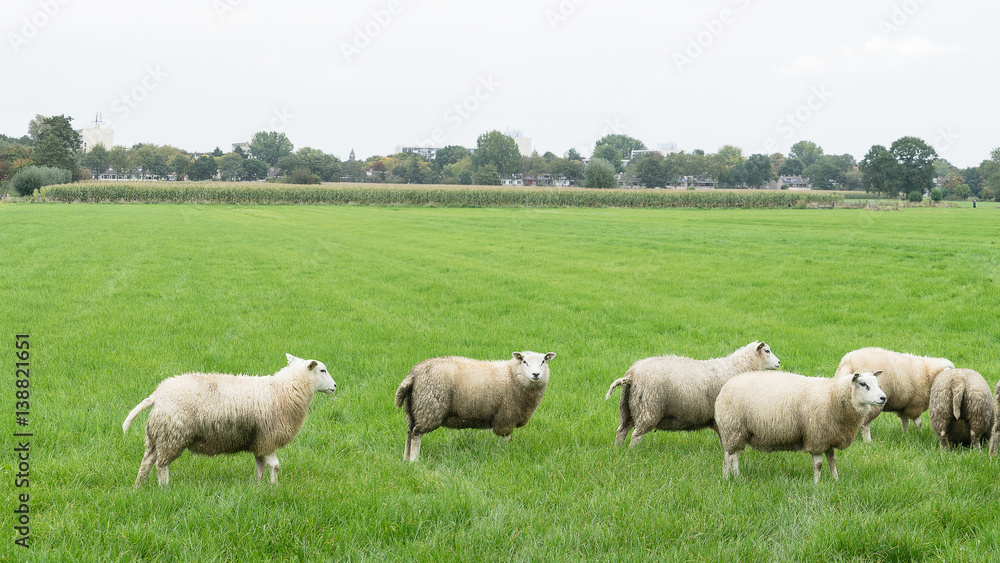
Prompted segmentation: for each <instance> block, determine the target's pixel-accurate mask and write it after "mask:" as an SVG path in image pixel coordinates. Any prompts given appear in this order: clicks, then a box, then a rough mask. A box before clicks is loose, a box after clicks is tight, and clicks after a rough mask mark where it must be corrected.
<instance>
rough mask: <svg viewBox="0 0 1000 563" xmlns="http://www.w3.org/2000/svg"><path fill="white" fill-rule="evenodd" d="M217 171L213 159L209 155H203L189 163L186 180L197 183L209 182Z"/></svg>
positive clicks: (217, 167)
mask: <svg viewBox="0 0 1000 563" xmlns="http://www.w3.org/2000/svg"><path fill="white" fill-rule="evenodd" d="M218 171H219V165H218V163H216V161H215V157H214V156H212V155H210V154H204V155H202V156H200V157H198V158H196V159H195V161H194V162H192V163H191V167H190V168H188V173H187V174H188V178H190V179H192V180H194V181H195V182H198V181H201V180H211V179H212V178H214V177H215V173H216V172H218Z"/></svg>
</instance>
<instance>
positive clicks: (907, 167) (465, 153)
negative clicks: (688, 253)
mask: <svg viewBox="0 0 1000 563" xmlns="http://www.w3.org/2000/svg"><path fill="white" fill-rule="evenodd" d="M71 121H72V118H70V117H66V116H63V115H58V116H52V117H45V116H41V115H39V116H37V117H36V118H35V119H33V120H32V121H31V122H30V123H29V125H28V134H27V135H24V136H22V137H20V138H14V137H8V136H6V135H0V191H4V192H6V191H8V190H7V189H5V188H9V187H10V186H13V185H14V182H13V179H14V177H15V176H17V175H18V174H19V173H20V172H22V171H24V172H25V174H23V175H24V176H25V177H28V176H32V177H34V178H51V179H52V180H49V181H57V180H56V179H58V178H65V177H66V176H65V174H68V175H69V177H70V178H71V179H72V180H73V181H77V180H82V179H87V178H91V177H100V176H102V175H103V174H105V173H106V172H107V171H109V170H113V171H114V174H115V175H116V176H117V177H119V178H140V179H154V178H155V179H167V178H171V179H177V180H182V179H188V180H194V181H200V180H212V179H219V180H224V181H257V180H264V179H270V180H272V181H283V182H289V183H298V184H314V183H320V182H340V181H345V182H380V183H402V184H464V185H472V184H477V185H500V184H501V183H502V182H503V179H504V178H511V179H515V178H519V179H520V181H521V183H526V184H537V185H553V184H555V183H557V182H559V183H562V184H571V185H582V186H584V187H592V188H617V187H620V186H629V187H632V186H634V187H646V188H659V187H668V186H697V185H712V186H716V187H722V188H750V189H753V188H761V187H763V186H765V185H767V184H768V183H769V182H771V181H773V180H776V179H777V178H778V177H779V176H781V177H801V178H802V180H803V181H804V182H806V183H808V184H809V185H811V186H812V187H813V188H814V189H830V190H832V189H840V190H862V189H863V190H866V191H869V192H871V193H876V194H879V195H883V196H887V197H897V196H899V195H900V194H902V195H904V196H908V197H910V198H917V197H921V198H922V196H923V194H925V193H929V194H930V195H931V197H932V198H934V199H943V198H952V199H964V198H968V197H977V198H980V199H995V198H997V196H998V194H1000V148H998V149H995V150H994V151H993V152H992V153H991V155H990V158H989V159H986V160H984V161H983V162H982V163H981V164H980V165H979V166H974V167H970V168H966V169H959V168H957V167H955V166H952V165H951V164H950V163H949V162H948V161H947V160H945V159H942V158H939V157H938V155H937V153H936V152H935V150H934V149H933V148H932V147H930V146H929V145H927V143H925V142H924V141H923V140H921V139H919V138H916V137H903V138H900V139H898V140H897V141H895V142H894V143H892V145H890V146H889V147H888V148H887V147H884V146H882V145H874V146H872V148H871V150H869V152H868V153H867V154H866V155H865V157H864V158H863V159H862V160H861V162H857V161H856V160H855V159H854V157H853V156H851V155H849V154H843V155H830V154H825V153H824V151H823V148H822V147H820V146H819V145H817V144H816V143H814V142H811V141H800V142H797V143H795V144H794V145H792V146H791V149H790V151H789V153H788V154H787V155H784V154H781V153H774V154H770V155H764V154H751V155H748V156H744V155H743V152H742V150H741V149H740V148H739V147H736V146H733V145H724V146H722V147H720V148H719V149H718V151H716V152H715V153H711V154H707V153H706V152H705V151H703V150H694V151H692V152H690V153H686V152H683V151H681V152H670V153H667V154H664V153H661V152H659V151H649V150H648V149H647V148H646V145H645V144H644V143H643V142H642V141H640V140H638V139H635V138H633V137H630V136H628V135H623V134H609V135H605V136H604V137H602V138H601V139H599V140H598V141H597V142H596V143H595V145H594V150H593V152H592V157H591V158H590V159H589V160H587V161H586V163H585V159H584V158H582V157H581V156H580V154H579V152H577V150H576V149H570V150H569V151H567V153H566V154H565V155H563V156H561V157H560V156H558V155H556V154H554V153H552V152H545V153H544V154H542V155H539V154H538V153H537V151H536V152H534V153H533V154H532V155H530V156H522V155H521V154H520V152H519V150H518V147H517V144H516V143H515V141H514V139H512V138H511V137H509V136H507V135H504V134H502V133H500V132H499V131H489V132H487V133H483V134H482V135H480V136H479V138H478V139H477V141H476V148H475V150H469V149H466V148H465V147H462V146H458V145H450V146H446V147H443V148H440V149H437V151H436V156H435V158H431V159H428V158H425V157H423V156H422V155H420V154H416V153H412V152H402V153H399V154H393V155H387V156H379V155H375V156H371V157H368V158H367V159H365V160H354V159H349V160H347V161H342V160H340V159H339V158H338V157H336V156H334V155H332V154H328V153H325V152H323V151H321V150H319V149H314V148H311V147H302V148H299V149H297V150H296V149H295V147H294V145H293V144H292V142H291V141H290V140H289V139H288V137H287V136H286V135H285V134H284V133H281V132H276V131H260V132H258V133H256V134H255V135H254V136H253V138H252V139H251V141H250V143H249V144H248V149H247V150H246V151H244V150H243V149H242V148H240V147H237V148H235V149H234V150H233V151H231V152H228V153H224V152H223V151H222V150H221V149H219V148H218V147H216V149H215V150H214V151H213V152H212V153H209V154H196V153H191V152H188V151H184V150H181V149H179V148H176V147H173V146H170V145H156V144H152V143H139V144H136V145H133V146H132V147H123V146H114V147H111V148H107V147H104V146H103V145H97V146H94V147H92V148H91V149H90V150H89V151H87V152H83V151H82V150H81V144H82V143H81V139H80V134H79V133H77V132H76V131H75V130H74V129H73V128H72V125H71ZM634 151H640V152H639V154H638V155H637V156H636V157H635V158H633V152H634ZM29 169H31V170H29ZM39 170H41V172H39ZM28 172H32V174H28ZM57 172H58V173H57ZM935 178H940V179H941V180H939V182H938V183H939V185H935V183H934V179H935ZM39 181H46V180H42V179H36V180H34V181H33V182H20V183H18V186H20V187H19V188H18V189H16V190H15V191H18V192H19V193H22V191H23V190H26V191H27V194H30V193H31V190H32V189H33V187H35V188H37V187H38V186H37V185H36V184H37V183H38V182H39ZM22 184H23V185H22ZM18 186H15V187H16V188H17V187H18ZM27 194H25V195H27Z"/></svg>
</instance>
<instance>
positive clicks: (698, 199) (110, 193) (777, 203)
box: [36, 182, 842, 208]
mask: <svg viewBox="0 0 1000 563" xmlns="http://www.w3.org/2000/svg"><path fill="white" fill-rule="evenodd" d="M841 199H842V196H840V195H838V194H816V193H802V192H781V191H757V190H739V191H715V190H712V191H708V190H699V191H675V190H587V189H552V188H550V189H521V188H465V187H463V188H446V187H440V188H409V187H394V186H372V187H369V186H364V187H361V186H358V185H348V186H347V187H338V186H336V185H329V184H328V185H321V186H286V185H276V184H250V185H248V184H238V183H230V184H224V183H223V184H212V183H205V184H191V183H179V184H163V183H157V184H144V183H137V184H131V183H117V182H115V183H77V184H61V185H55V186H46V187H45V188H43V189H41V190H40V192H39V194H38V196H37V198H36V201H44V202H63V203H77V202H78V203H226V204H239V205H249V204H275V205H290V204H310V205H313V204H325V205H363V206H385V207H389V206H426V207H646V208H658V207H700V208H714V207H722V208H773V207H807V206H810V205H815V204H833V203H834V202H837V201H840V200H841Z"/></svg>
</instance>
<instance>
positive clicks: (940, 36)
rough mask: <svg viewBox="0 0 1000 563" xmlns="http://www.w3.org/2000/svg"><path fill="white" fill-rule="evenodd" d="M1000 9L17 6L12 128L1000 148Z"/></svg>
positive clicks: (6, 114) (739, 3)
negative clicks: (100, 122)
mask: <svg viewBox="0 0 1000 563" xmlns="http://www.w3.org/2000/svg"><path fill="white" fill-rule="evenodd" d="M997 21H1000V2H996V1H985V0H982V1H978V0H969V1H952V2H943V1H941V0H937V1H935V0H923V1H918V0H895V1H886V0H847V1H842V2H816V1H802V0H798V1H792V0H770V1H768V0H709V1H688V2H676V1H666V2H662V1H653V0H619V1H615V2H612V1H610V0H540V1H528V0H505V1H503V2H500V1H494V2H486V1H476V0H471V1H470V0H465V1H461V2H460V1H459V0H440V1H432V0H411V1H408V0H392V1H387V0H374V1H373V0H359V1H354V2H327V1H318V0H315V1H314V0H290V1H282V2H278V1H265V0H173V1H170V2H166V1H154V0H128V1H125V0H122V1H114V0H32V1H25V0H4V1H3V2H2V3H0V22H2V23H0V29H2V31H3V34H4V41H3V45H2V46H0V61H2V63H3V64H2V69H3V74H4V83H5V84H4V87H3V88H2V89H0V133H4V134H7V135H12V136H21V135H23V134H25V133H26V132H27V126H28V121H29V120H30V119H32V118H33V117H34V116H35V115H36V114H43V115H58V114H65V115H67V116H70V117H72V118H73V119H74V121H73V123H74V125H75V126H77V127H82V126H84V125H85V124H86V123H87V122H92V121H93V119H94V116H95V114H96V113H97V112H101V113H102V114H103V118H104V122H105V126H108V125H110V126H111V127H113V129H114V140H115V144H120V145H126V146H131V145H133V144H135V143H140V142H149V143H156V144H170V145H174V146H177V147H180V148H182V149H185V150H190V151H209V150H212V149H213V148H215V147H216V146H218V147H221V148H222V149H223V150H224V151H229V150H231V146H232V143H235V142H240V141H247V140H249V139H250V137H251V136H252V135H253V134H254V133H255V132H257V131H272V130H273V131H281V132H284V133H285V134H286V135H287V136H288V138H289V139H290V140H291V141H292V143H293V144H294V145H295V147H296V148H300V147H306V146H308V147H313V148H317V149H321V150H323V151H325V152H328V153H332V154H335V155H337V156H338V157H340V158H342V159H346V158H347V155H348V153H349V152H350V151H351V149H352V148H353V149H354V150H355V151H356V153H357V155H358V157H359V158H366V157H368V156H370V155H372V154H390V153H391V152H393V150H394V148H395V147H396V146H397V145H410V144H425V145H426V144H430V145H434V146H443V145H447V144H458V145H464V146H467V147H474V146H475V143H476V138H477V137H478V136H479V135H480V134H482V133H484V132H486V131H490V130H493V129H498V130H500V131H505V130H508V129H512V130H519V131H521V132H522V133H523V136H525V137H529V138H531V140H532V143H533V147H534V148H535V149H536V150H538V151H539V153H540V154H541V153H544V152H546V151H552V152H554V153H556V154H558V155H562V154H563V153H565V152H566V151H567V150H568V149H570V148H576V149H577V150H578V151H579V152H580V153H581V154H583V155H589V154H590V153H591V151H592V150H593V147H594V141H596V140H597V139H598V138H600V137H601V136H603V135H605V134H608V133H624V134H628V135H631V136H633V137H636V138H638V139H640V140H642V141H643V142H645V143H646V145H647V146H649V147H650V148H656V147H657V145H659V144H661V143H676V144H677V146H678V148H680V149H682V150H685V151H688V152H690V151H692V150H694V149H703V150H705V151H706V152H715V151H716V150H717V149H718V148H719V147H720V146H722V145H726V144H733V145H736V146H739V147H740V148H742V149H743V153H744V155H749V154H752V153H758V152H766V153H771V152H781V153H785V154H787V153H788V150H789V147H790V146H791V145H792V144H793V143H795V142H797V141H800V140H809V141H813V142H815V143H817V144H818V145H820V146H821V147H823V149H824V151H825V152H826V153H827V154H843V153H850V154H852V155H854V157H855V158H857V159H858V160H860V159H861V158H862V157H863V156H864V155H865V153H866V152H867V151H868V149H869V148H871V146H872V145H874V144H882V145H885V146H888V145H890V144H891V143H892V142H893V141H894V140H896V139H898V138H899V137H902V136H905V135H913V136H917V137H920V138H922V139H924V140H925V141H927V142H928V143H930V144H931V145H932V146H934V147H935V148H936V149H937V151H938V153H939V154H940V155H941V156H942V157H944V158H947V159H948V160H950V161H951V162H952V163H953V164H955V165H957V166H960V167H965V166H973V165H976V164H978V163H979V162H981V161H982V160H983V159H985V158H988V156H989V152H990V151H991V150H992V149H993V148H995V147H998V146H1000V111H998V109H997V99H998V92H1000V39H998V36H997V33H996V23H997Z"/></svg>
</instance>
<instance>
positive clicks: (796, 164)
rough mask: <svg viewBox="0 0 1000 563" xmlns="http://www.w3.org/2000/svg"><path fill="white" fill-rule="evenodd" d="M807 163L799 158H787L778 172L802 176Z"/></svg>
mask: <svg viewBox="0 0 1000 563" xmlns="http://www.w3.org/2000/svg"><path fill="white" fill-rule="evenodd" d="M805 169H806V167H805V165H803V164H802V161H801V160H799V159H797V158H786V159H785V162H784V164H782V165H781V168H779V169H778V174H781V175H782V176H801V175H802V171H803V170H805Z"/></svg>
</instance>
